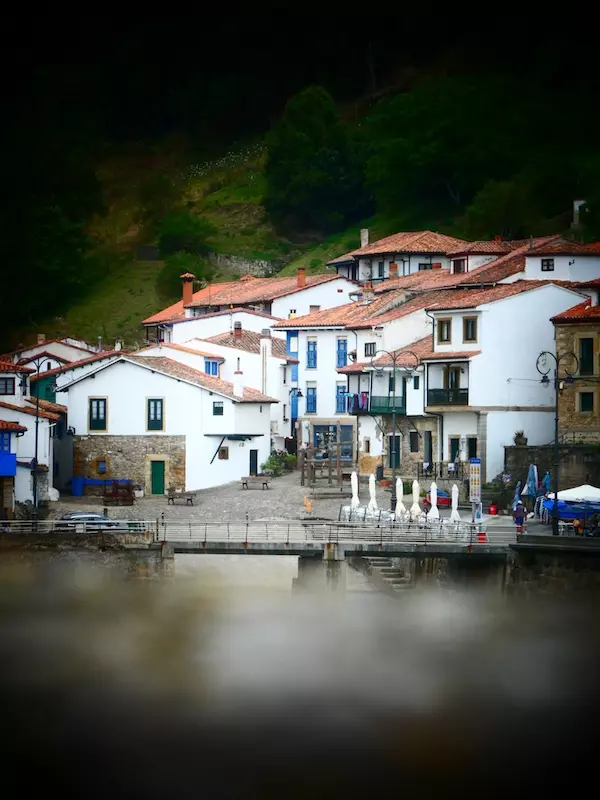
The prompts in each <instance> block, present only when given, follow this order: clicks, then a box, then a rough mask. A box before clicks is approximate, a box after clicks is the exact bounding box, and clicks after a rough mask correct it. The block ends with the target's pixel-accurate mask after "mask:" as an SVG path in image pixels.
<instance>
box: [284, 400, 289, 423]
mask: <svg viewBox="0 0 600 800" xmlns="http://www.w3.org/2000/svg"><path fill="white" fill-rule="evenodd" d="M283 419H284V421H287V419H288V415H287V405H286V404H285V403H284V404H283Z"/></svg>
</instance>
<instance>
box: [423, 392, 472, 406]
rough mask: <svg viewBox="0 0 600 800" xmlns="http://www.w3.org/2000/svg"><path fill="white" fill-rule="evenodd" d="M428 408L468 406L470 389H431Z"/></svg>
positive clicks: (428, 395)
mask: <svg viewBox="0 0 600 800" xmlns="http://www.w3.org/2000/svg"><path fill="white" fill-rule="evenodd" d="M427 405H428V406H468V405H469V390H468V389H429V391H428V392H427Z"/></svg>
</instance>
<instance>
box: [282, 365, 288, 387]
mask: <svg viewBox="0 0 600 800" xmlns="http://www.w3.org/2000/svg"><path fill="white" fill-rule="evenodd" d="M286 383H287V367H286V366H285V365H284V367H283V385H284V386H285V385H286Z"/></svg>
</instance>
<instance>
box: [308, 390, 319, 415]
mask: <svg viewBox="0 0 600 800" xmlns="http://www.w3.org/2000/svg"><path fill="white" fill-rule="evenodd" d="M306 413H307V414H316V413H317V387H316V386H307V387H306Z"/></svg>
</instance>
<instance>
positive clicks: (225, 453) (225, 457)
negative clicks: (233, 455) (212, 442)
mask: <svg viewBox="0 0 600 800" xmlns="http://www.w3.org/2000/svg"><path fill="white" fill-rule="evenodd" d="M219 461H229V448H228V447H219Z"/></svg>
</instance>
